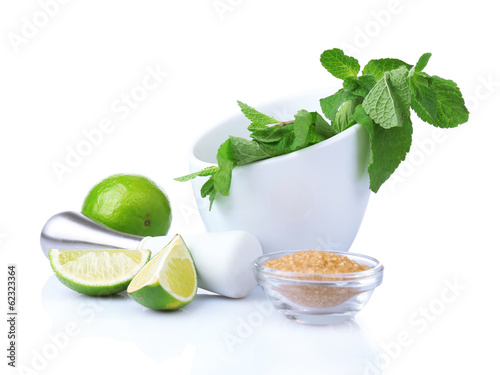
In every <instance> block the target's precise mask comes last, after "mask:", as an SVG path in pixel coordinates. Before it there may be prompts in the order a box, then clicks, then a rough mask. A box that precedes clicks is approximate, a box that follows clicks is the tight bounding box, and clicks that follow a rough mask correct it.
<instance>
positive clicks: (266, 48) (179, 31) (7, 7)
mask: <svg viewBox="0 0 500 375" xmlns="http://www.w3.org/2000/svg"><path fill="white" fill-rule="evenodd" d="M46 3H52V4H54V1H52V2H49V1H48V0H45V1H44V0H41V1H17V2H10V1H9V2H6V1H4V2H2V5H1V6H0V25H1V26H0V33H1V35H2V38H1V42H0V53H1V55H0V100H1V102H0V103H1V105H0V123H1V136H0V166H1V173H2V186H1V188H0V189H1V190H0V192H1V194H0V212H1V215H0V252H1V253H0V254H1V260H2V265H1V269H0V274H3V276H0V280H2V282H1V283H0V290H1V293H0V296H2V298H1V299H0V306H1V307H0V312H1V313H2V314H4V318H2V321H6V319H7V315H6V312H7V294H6V290H7V284H6V279H7V264H16V265H17V268H18V305H17V309H18V312H19V315H18V325H17V333H18V341H17V344H16V345H17V362H16V364H17V366H18V368H17V369H10V368H9V367H8V366H7V361H8V360H7V358H6V352H7V350H6V349H7V347H8V340H7V330H8V325H7V323H6V322H5V323H2V325H1V326H2V327H3V328H2V329H0V332H2V333H0V343H1V345H0V348H1V351H0V353H2V355H0V358H2V359H1V360H0V366H1V368H2V370H1V372H2V373H4V369H6V368H7V369H9V372H8V373H9V374H10V373H12V374H14V373H40V374H67V373H72V374H84V373H89V372H92V373H108V372H109V373H111V372H113V373H119V372H125V373H134V372H139V371H141V372H153V371H154V373H165V374H166V373H179V374H181V373H183V374H207V373H213V374H223V373H228V374H229V373H231V374H233V373H262V374H267V373H282V372H283V373H284V371H285V370H287V373H291V374H294V373H299V372H301V371H305V370H307V369H308V370H309V372H311V373H317V374H333V373H335V374H372V373H379V371H377V370H376V368H377V367H379V368H382V369H383V370H384V371H383V373H387V374H406V375H409V374H423V373H424V374H440V373H454V374H470V373H479V374H482V373H491V371H492V369H493V368H497V367H498V366H497V355H498V354H497V352H498V342H497V337H498V334H499V333H500V330H499V328H500V327H499V323H498V310H497V309H496V308H495V306H498V304H497V303H496V299H497V294H498V291H497V288H495V285H498V279H497V277H498V276H497V274H498V271H497V270H498V262H499V261H500V256H499V255H498V251H499V250H500V249H499V245H498V241H497V236H496V233H497V232H498V224H499V220H498V214H497V211H498V208H499V199H498V194H497V190H498V178H497V174H498V173H497V171H498V151H497V147H498V137H499V136H500V130H499V125H500V124H499V120H498V115H497V111H498V100H499V92H500V71H499V69H498V67H499V66H500V52H499V49H498V35H499V27H498V18H497V12H496V11H495V10H494V9H492V8H490V7H491V6H492V3H491V2H488V1H486V0H476V1H474V2H473V3H466V4H467V5H460V4H464V3H463V2H462V3H460V2H454V1H453V2H452V1H446V2H445V1H441V2H438V1H426V0H420V1H419V0H414V1H410V0H400V1H351V2H333V1H319V0H310V1H307V2H306V1H302V2H298V1H297V2H292V1H285V0H282V1H275V0H270V1H263V0H221V1H219V2H216V1H213V0H202V1H200V0H194V1H165V0H164V1H157V0H149V1H141V2H139V1H123V0H122V1H117V0H109V1H105V2H103V1H93V0H89V1H76V0H75V1H67V2H66V3H65V4H62V2H61V3H56V4H59V5H58V6H57V7H54V5H52V6H51V7H48V8H47V7H44V6H43V4H46ZM216 5H218V8H216ZM44 9H45V10H44ZM28 24H31V26H30V25H28ZM33 25H34V26H33ZM333 47H341V48H344V49H345V50H346V52H347V53H349V54H351V55H354V56H355V57H357V58H358V59H359V60H360V62H361V64H362V65H363V64H365V63H366V62H368V61H369V60H370V59H372V58H382V57H396V58H400V59H403V60H405V61H407V62H408V63H414V62H415V61H416V60H417V59H418V57H419V56H420V55H421V54H422V53H424V52H432V53H433V56H432V58H431V60H430V63H429V65H428V67H427V68H426V71H427V72H428V73H430V74H436V75H439V76H442V77H443V78H448V79H453V80H454V81H455V82H456V83H457V84H458V85H459V87H460V88H461V89H462V92H463V94H464V97H465V98H466V103H467V105H468V106H469V109H470V110H471V116H470V121H469V122H468V123H467V124H466V125H462V126H460V127H458V128H457V129H453V130H446V131H445V132H441V133H439V134H437V135H436V133H435V130H434V129H433V128H432V127H431V126H430V125H427V124H425V123H423V122H421V121H420V120H418V119H417V118H416V117H415V118H414V144H413V146H412V151H411V152H410V154H409V155H408V158H407V161H406V162H404V163H403V165H401V167H400V169H399V170H398V172H397V176H398V179H397V180H395V179H393V180H391V181H390V182H388V183H386V184H385V185H384V187H383V188H382V189H381V190H380V191H379V193H377V194H376V195H375V194H373V195H372V197H371V200H370V203H369V206H368V210H367V213H366V215H365V219H364V221H363V224H362V226H361V229H360V231H359V234H358V236H357V238H356V240H355V242H354V244H353V246H352V248H351V249H352V251H356V252H361V253H366V254H369V255H372V256H374V257H376V258H379V259H380V260H381V261H382V262H383V263H384V265H385V267H386V273H385V279H384V283H383V284H382V286H381V287H379V289H377V291H376V292H375V293H374V295H373V297H372V299H371V301H370V302H369V303H368V305H367V306H366V308H365V309H364V310H363V311H362V312H361V313H360V314H359V315H358V316H357V318H356V319H355V320H354V321H353V322H351V323H349V324H345V325H342V326H340V327H336V328H335V327H326V328H325V327H323V328H320V329H318V328H317V327H304V326H300V325H298V324H296V323H294V322H291V321H286V320H285V319H283V318H282V317H281V316H279V315H277V314H275V313H273V312H272V311H269V310H266V309H265V307H266V306H265V305H259V304H261V303H262V301H263V299H262V298H263V297H262V295H261V294H260V291H258V290H257V289H256V290H255V291H254V293H253V294H252V295H251V296H250V297H249V298H248V299H246V300H241V301H231V300H225V299H218V298H210V297H206V296H200V297H199V298H197V299H196V300H195V301H194V302H193V303H192V304H191V305H189V306H188V307H187V308H186V309H184V310H183V311H182V312H178V313H176V314H175V313H174V314H170V315H168V314H155V313H152V312H151V311H146V310H144V309H141V308H140V306H139V305H136V304H134V302H133V301H132V302H130V300H126V299H91V298H86V297H84V296H79V295H77V294H76V293H73V292H72V291H70V290H67V289H65V288H64V287H63V286H62V285H61V284H59V283H58V281H57V280H56V279H55V278H54V277H53V276H52V270H51V268H50V266H49V263H48V261H47V260H46V258H45V257H44V256H43V254H42V252H41V251H40V247H39V233H40V230H41V228H42V226H43V224H44V223H45V221H46V220H47V219H48V218H49V217H50V216H51V215H53V214H55V213H57V212H60V211H65V210H75V211H78V210H80V207H81V204H82V202H83V199H84V197H85V195H86V193H87V191H88V190H89V189H90V188H91V187H92V186H93V185H94V184H95V183H97V182H98V181H100V180H101V179H103V178H105V177H107V176H108V175H111V174H114V173H140V174H144V175H146V176H148V177H150V178H151V179H153V180H155V181H156V182H157V183H158V184H160V185H161V186H162V187H163V188H164V189H165V190H166V191H167V193H168V195H169V198H170V200H171V202H172V205H173V210H174V212H173V213H174V222H173V228H172V230H175V231H179V232H181V233H196V232H200V231H203V225H202V222H201V220H200V218H199V216H198V215H197V213H196V209H195V205H194V203H193V193H192V191H191V187H190V185H189V184H187V183H184V184H181V183H178V182H175V181H173V177H177V176H180V175H182V174H185V173H186V172H187V162H186V161H185V154H186V152H187V148H188V146H189V144H190V143H191V142H192V140H193V139H194V137H196V135H197V134H199V133H200V132H202V131H204V130H206V129H208V128H209V127H210V126H211V125H212V124H214V123H215V122H217V121H219V120H221V119H224V118H225V117H227V116H228V115H230V114H232V113H234V112H236V111H237V109H238V108H237V106H236V100H237V99H239V100H242V101H244V102H247V103H249V104H252V105H256V106H257V105H258V104H259V103H262V102H265V101H266V100H268V99H273V98H276V97H280V96H284V95H288V94H290V93H296V92H300V91H303V90H310V89H316V88H324V87H330V86H331V87H332V93H333V92H334V91H335V90H336V89H337V88H338V85H339V82H337V80H336V79H334V78H333V77H332V76H331V75H330V74H329V73H328V72H326V71H325V70H324V69H323V68H322V67H321V65H320V63H319V56H320V54H321V52H322V51H323V50H325V49H328V48H333ZM151 69H152V70H156V71H159V72H160V75H159V78H158V84H157V85H155V87H154V88H152V87H151V86H150V87H149V90H145V91H144V90H143V92H145V93H146V95H145V97H144V98H141V100H142V99H144V100H143V101H141V102H139V103H135V104H134V105H135V108H133V109H131V110H130V112H124V111H122V112H120V111H117V107H116V105H117V100H121V99H120V98H122V97H123V95H130V93H131V91H134V90H135V92H139V91H138V90H140V89H138V88H137V87H138V86H140V85H141V83H142V82H143V79H144V78H145V77H146V76H147V75H148V71H150V70H151ZM167 72H168V77H167V76H166V75H167V74H166V73H167ZM149 82H152V81H149ZM107 119H109V120H111V125H110V128H109V129H108V133H107V134H104V136H103V139H102V140H101V141H100V142H99V143H98V144H96V145H94V146H93V147H92V148H91V149H90V150H89V149H86V150H85V151H87V154H86V155H84V156H82V157H81V159H76V160H73V163H72V165H71V166H69V167H68V169H67V170H65V171H64V173H62V174H61V172H59V175H58V173H57V172H56V171H55V169H54V166H55V165H57V163H61V164H65V163H67V160H66V158H67V157H68V154H69V153H70V150H76V149H77V148H78V147H79V145H80V147H82V146H81V144H82V142H84V140H85V139H86V138H85V135H84V132H85V131H87V132H90V131H91V130H92V129H97V128H98V127H99V124H100V123H101V122H102V121H106V120H107ZM284 120H286V119H284ZM450 285H455V286H454V287H453V288H451V287H450ZM92 303H94V304H92ZM259 308H260V310H259ZM2 311H5V312H2ZM426 311H427V312H426ZM261 318H262V319H261ZM252 319H253V320H252ZM245 322H246V324H250V323H251V324H252V326H251V327H250V328H251V329H247V330H246V331H245V330H244V328H242V327H244V326H245ZM68 324H69V327H68V326H67V325H68ZM247 328H248V326H247ZM238 330H239V331H238ZM243 331H245V332H243ZM238 332H239V333H238ZM70 333H73V335H72V336H71V337H70V335H69V334H70ZM238 334H239V336H238ZM231 335H232V336H231ZM242 336H245V337H242ZM228 337H233V338H234V337H236V338H238V339H239V340H240V341H237V342H236V343H234V342H233V344H232V345H229V344H228ZM57 338H59V341H57ZM488 338H489V339H490V340H487V339H488ZM56 344H57V345H58V346H56ZM288 353H292V356H291V358H290V359H287V357H286V355H287V354H288ZM41 357H43V358H41ZM16 370H17V371H16Z"/></svg>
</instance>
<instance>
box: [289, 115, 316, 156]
mask: <svg viewBox="0 0 500 375" xmlns="http://www.w3.org/2000/svg"><path fill="white" fill-rule="evenodd" d="M312 123H313V121H312V115H311V113H310V112H308V111H306V110H305V109H301V110H300V111H298V112H297V113H296V114H295V122H294V124H293V126H294V127H293V132H294V134H295V147H296V148H297V149H299V148H304V147H306V146H307V145H308V144H309V131H310V128H311V124H312Z"/></svg>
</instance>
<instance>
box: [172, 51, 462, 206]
mask: <svg viewBox="0 0 500 375" xmlns="http://www.w3.org/2000/svg"><path fill="white" fill-rule="evenodd" d="M430 57H431V54H430V53H425V54H423V55H422V56H421V57H420V58H419V59H418V61H417V63H416V64H415V65H410V64H407V63H405V62H404V61H402V60H399V59H392V58H387V59H376V60H371V61H369V62H368V63H367V64H366V65H365V67H364V68H363V69H362V70H361V67H360V64H359V62H358V60H356V59H355V58H354V57H350V56H347V55H345V54H344V52H343V51H342V50H340V49H338V48H334V49H331V50H326V51H324V52H323V53H322V54H321V57H320V62H321V64H322V65H323V67H324V68H325V69H326V70H327V71H329V72H330V73H331V74H332V75H333V76H334V77H336V78H339V79H341V80H342V81H343V84H342V88H341V89H340V90H338V91H337V92H336V93H334V94H333V95H331V96H328V97H326V98H323V99H320V105H321V110H322V111H323V114H324V116H325V118H326V119H328V120H329V122H328V121H327V120H325V118H323V117H322V116H321V114H319V113H317V112H309V111H307V110H304V109H302V110H300V111H298V112H297V113H296V114H295V116H294V119H293V120H291V121H283V122H280V121H278V120H276V119H275V118H274V117H272V116H268V115H265V114H263V113H261V112H259V111H258V110H256V109H255V108H253V107H250V106H249V105H247V104H245V103H242V102H240V101H238V105H239V106H240V108H241V111H242V113H243V114H244V115H245V116H246V117H247V118H248V119H249V120H250V121H251V124H250V125H249V126H248V130H249V131H250V139H245V138H240V137H233V136H230V137H229V139H228V140H227V141H226V142H224V143H223V144H222V145H221V146H220V148H219V150H218V151H217V163H218V166H212V167H208V168H205V169H203V170H201V171H199V172H195V173H191V174H189V175H186V176H183V177H179V178H176V180H177V181H188V180H190V179H193V178H196V177H209V179H208V180H207V181H206V182H205V184H204V185H203V187H202V189H201V196H202V197H209V200H210V208H212V204H213V202H214V201H215V198H216V196H217V194H221V195H224V196H227V195H229V190H230V186H231V177H232V171H233V169H234V168H235V167H237V166H241V165H245V164H249V163H253V162H256V161H259V160H264V159H268V158H271V157H275V156H279V155H284V154H287V153H290V152H293V151H296V150H300V149H302V148H305V147H308V146H310V145H313V144H316V143H319V142H321V141H323V140H325V139H328V138H330V137H332V136H335V135H336V134H338V133H340V132H342V131H344V130H346V129H348V128H349V127H351V126H352V125H354V124H356V123H359V124H361V125H362V126H363V127H364V128H365V129H366V131H367V132H368V134H369V139H370V150H369V161H368V174H369V176H370V189H371V190H372V191H373V192H377V191H378V190H379V189H380V187H381V186H382V184H383V183H384V182H385V181H387V179H388V178H389V177H390V176H391V175H392V173H393V172H394V171H395V170H396V168H397V167H398V165H399V164H400V163H401V162H402V161H403V160H404V159H405V157H406V154H407V153H408V152H409V150H410V146H411V141H412V133H413V125H412V122H411V110H413V111H414V112H415V113H416V114H417V116H418V117H420V118H421V119H422V120H423V121H424V122H427V123H429V124H431V125H433V126H436V127H440V128H452V127H456V126H458V125H460V124H463V123H465V122H467V120H468V118H469V111H468V110H467V108H466V107H465V102H464V99H463V97H462V93H461V92H460V89H459V88H458V86H457V85H456V84H455V83H454V82H453V81H450V80H447V79H444V78H441V77H438V76H430V75H428V74H427V73H425V72H424V71H423V70H424V69H425V68H426V67H427V64H428V62H429V59H430ZM360 71H361V72H362V74H361V75H359V72H360Z"/></svg>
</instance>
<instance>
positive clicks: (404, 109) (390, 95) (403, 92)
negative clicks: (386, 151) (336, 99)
mask: <svg viewBox="0 0 500 375" xmlns="http://www.w3.org/2000/svg"><path fill="white" fill-rule="evenodd" d="M407 76H408V69H407V68H406V67H404V66H401V67H400V68H398V69H395V70H392V71H390V72H386V73H384V76H383V77H382V78H381V79H380V81H378V82H377V84H376V85H375V86H374V87H373V89H372V90H371V91H370V92H369V93H368V95H367V96H366V97H365V99H364V101H363V107H364V109H365V111H366V113H368V115H370V117H371V118H372V119H373V120H374V121H375V122H376V123H377V124H379V125H380V126H381V127H383V128H386V129H390V128H393V127H401V126H403V124H404V122H405V121H406V119H407V118H409V117H410V103H411V92H410V88H409V86H408V82H407V79H406V78H407Z"/></svg>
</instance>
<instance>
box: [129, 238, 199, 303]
mask: <svg viewBox="0 0 500 375" xmlns="http://www.w3.org/2000/svg"><path fill="white" fill-rule="evenodd" d="M197 290H198V278H197V275H196V268H195V265H194V262H193V258H192V257H191V254H190V253H189V250H188V248H187V246H186V243H185V242H184V240H183V239H182V237H181V236H179V235H178V234H176V235H175V236H174V238H172V240H171V241H170V242H169V243H168V245H167V246H165V247H164V248H163V249H162V250H161V251H160V252H159V253H158V254H156V255H155V256H154V257H153V259H151V261H150V262H149V263H148V264H147V265H146V266H144V268H143V269H142V270H140V271H139V273H138V274H137V275H136V276H135V277H134V278H133V280H132V282H131V283H130V285H129V286H128V288H127V292H128V294H129V295H130V297H132V298H133V299H134V300H136V301H137V302H139V303H140V304H141V305H144V306H146V307H149V308H150V309H155V310H175V309H178V308H180V307H183V306H186V305H187V304H188V303H189V302H191V301H192V300H193V299H194V297H195V296H196V292H197Z"/></svg>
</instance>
